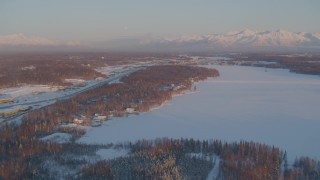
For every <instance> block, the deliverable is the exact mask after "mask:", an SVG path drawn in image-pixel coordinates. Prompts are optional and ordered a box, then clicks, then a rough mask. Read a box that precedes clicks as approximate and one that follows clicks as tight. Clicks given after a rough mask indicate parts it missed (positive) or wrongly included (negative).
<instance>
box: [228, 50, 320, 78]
mask: <svg viewBox="0 0 320 180" xmlns="http://www.w3.org/2000/svg"><path fill="white" fill-rule="evenodd" d="M237 60H241V61H244V62H245V63H243V65H249V66H250V65H252V62H254V61H266V62H275V63H274V64H260V65H254V66H259V67H267V68H283V69H289V70H290V72H295V73H300V74H311V75H320V56H319V55H316V54H314V55H310V56H298V55H297V56H285V55H279V54H245V55H244V57H235V61H237ZM232 62H233V61H230V62H229V63H231V64H232Z"/></svg>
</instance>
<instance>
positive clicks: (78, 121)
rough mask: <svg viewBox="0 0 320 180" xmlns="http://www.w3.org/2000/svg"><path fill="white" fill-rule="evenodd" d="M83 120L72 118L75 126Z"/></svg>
mask: <svg viewBox="0 0 320 180" xmlns="http://www.w3.org/2000/svg"><path fill="white" fill-rule="evenodd" d="M83 121H84V120H83V119H81V118H74V119H73V122H74V123H75V124H82V123H83Z"/></svg>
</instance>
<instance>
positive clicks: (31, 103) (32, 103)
mask: <svg viewBox="0 0 320 180" xmlns="http://www.w3.org/2000/svg"><path fill="white" fill-rule="evenodd" d="M144 68H145V67H144V66H138V67H133V68H131V69H128V70H125V71H123V72H121V73H119V74H115V75H114V76H111V77H109V78H107V79H104V80H101V81H98V82H97V83H95V84H88V85H87V86H85V87H84V88H79V89H77V90H75V91H74V92H72V93H68V94H64V93H61V94H60V95H61V96H59V97H53V98H48V99H41V100H38V101H37V100H36V101H29V102H22V103H10V104H6V105H4V106H0V110H1V109H8V108H13V107H17V106H32V107H33V109H38V108H41V107H44V106H47V105H50V104H53V103H55V102H56V101H59V100H65V99H69V98H71V97H73V96H75V95H77V94H81V93H83V92H86V91H89V90H92V89H95V88H98V87H101V86H104V85H106V84H109V83H110V82H112V81H115V80H119V79H121V78H122V77H124V76H127V75H129V74H131V73H133V72H136V71H138V70H141V69H144ZM41 103H42V105H40V104H41ZM43 103H46V104H43ZM25 113H26V112H25ZM23 114H24V113H23ZM23 114H19V115H17V116H14V117H10V118H2V121H3V122H5V121H9V120H12V119H14V118H17V117H19V116H22V115H23ZM0 122H1V118H0Z"/></svg>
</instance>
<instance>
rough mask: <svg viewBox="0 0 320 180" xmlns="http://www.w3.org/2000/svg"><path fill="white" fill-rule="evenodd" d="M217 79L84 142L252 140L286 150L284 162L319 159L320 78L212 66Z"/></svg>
mask: <svg viewBox="0 0 320 180" xmlns="http://www.w3.org/2000/svg"><path fill="white" fill-rule="evenodd" d="M214 67H216V68H217V69H218V70H219V71H220V75H221V76H220V77H218V78H215V79H210V80H208V81H204V82H200V83H197V84H196V86H197V93H192V94H188V95H182V96H177V97H174V98H173V100H172V101H170V102H168V103H166V104H165V105H164V106H163V107H162V108H159V109H155V110H153V111H152V112H148V113H140V115H131V116H129V117H122V118H114V119H113V120H110V121H107V122H105V123H104V124H103V125H102V126H100V127H98V128H92V129H89V130H88V132H87V134H86V135H85V136H83V137H81V138H80V139H79V142H84V143H92V144H95V143H101V144H107V143H117V142H128V141H136V140H138V139H142V138H145V139H156V138H160V137H171V138H180V137H185V138H196V139H222V140H226V141H228V142H233V141H239V140H252V141H255V142H260V143H266V144H268V145H275V146H277V147H280V148H282V149H284V150H287V152H288V156H289V159H291V160H293V159H294V158H295V157H296V156H302V155H303V156H305V155H307V156H310V157H313V158H318V159H320V145H319V143H318V140H319V135H320V133H319V127H320V119H319V117H320V111H319V107H320V94H319V93H320V77H319V76H311V75H301V74H295V73H290V72H289V71H288V70H282V69H268V71H267V72H265V69H264V68H256V67H242V66H214Z"/></svg>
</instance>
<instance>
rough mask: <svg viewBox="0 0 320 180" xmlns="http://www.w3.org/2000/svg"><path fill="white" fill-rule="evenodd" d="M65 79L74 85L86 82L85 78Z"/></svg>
mask: <svg viewBox="0 0 320 180" xmlns="http://www.w3.org/2000/svg"><path fill="white" fill-rule="evenodd" d="M64 81H65V82H67V83H71V84H73V85H82V84H85V83H86V80H83V79H65V80H64Z"/></svg>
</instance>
